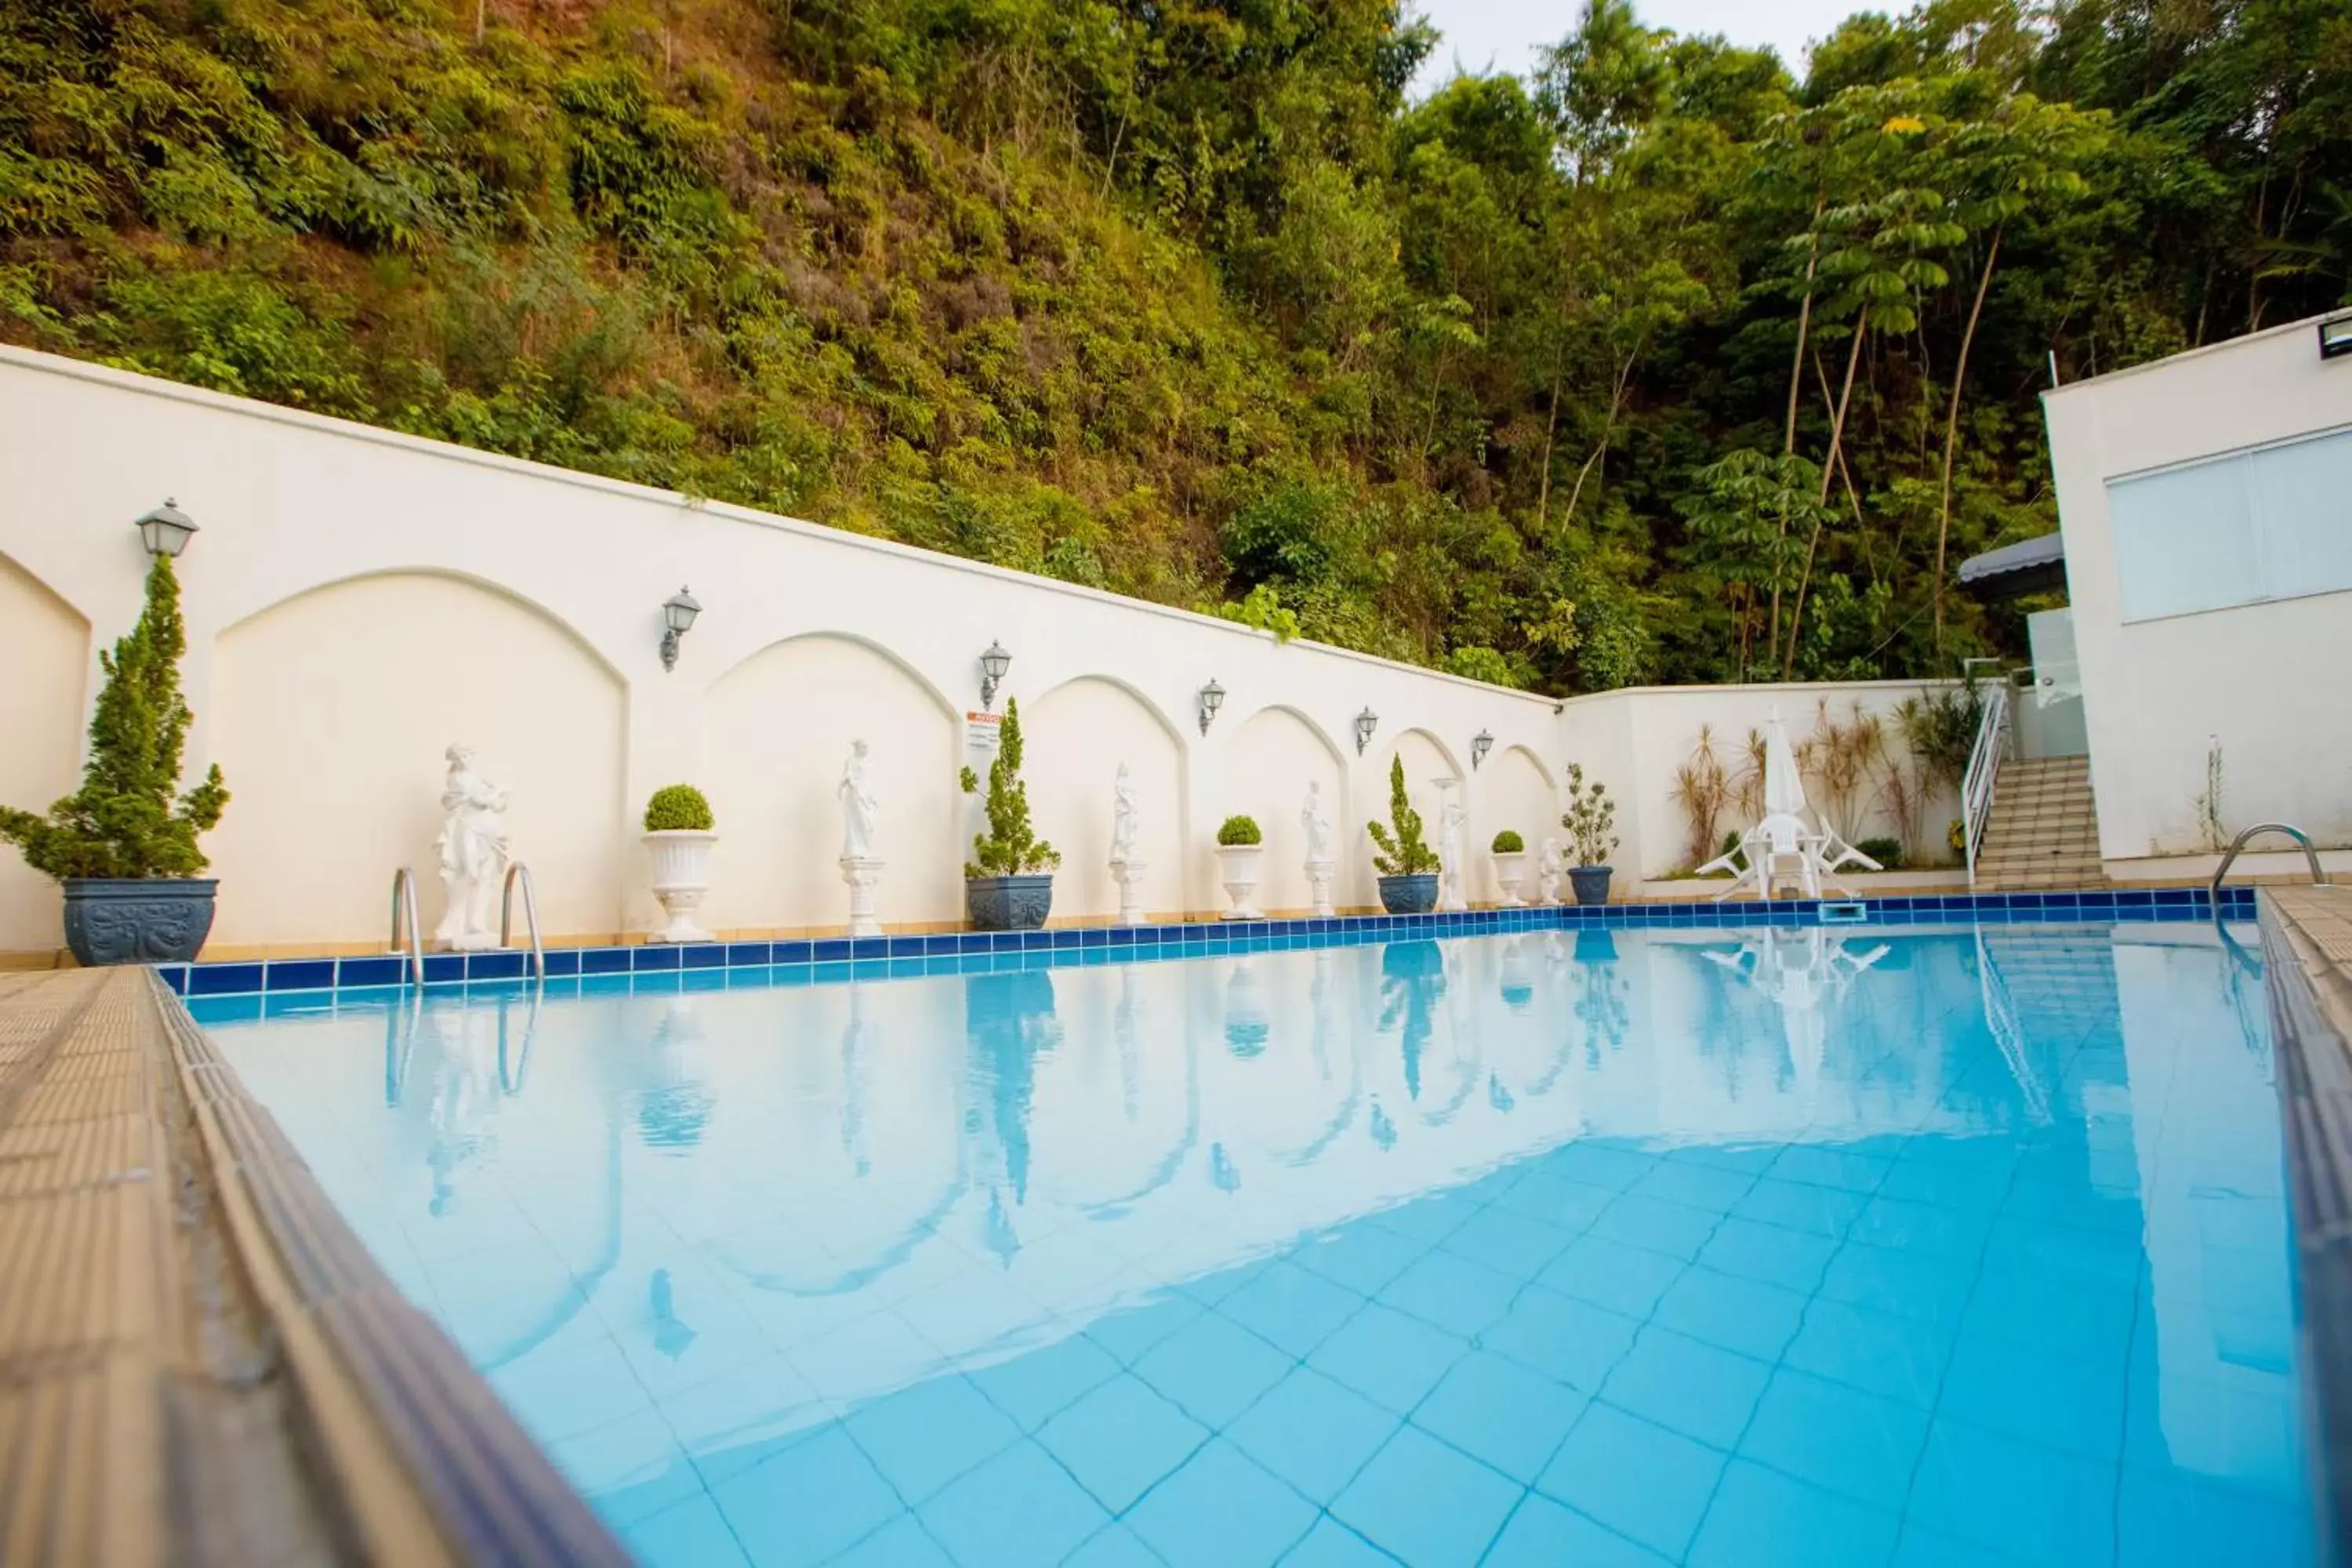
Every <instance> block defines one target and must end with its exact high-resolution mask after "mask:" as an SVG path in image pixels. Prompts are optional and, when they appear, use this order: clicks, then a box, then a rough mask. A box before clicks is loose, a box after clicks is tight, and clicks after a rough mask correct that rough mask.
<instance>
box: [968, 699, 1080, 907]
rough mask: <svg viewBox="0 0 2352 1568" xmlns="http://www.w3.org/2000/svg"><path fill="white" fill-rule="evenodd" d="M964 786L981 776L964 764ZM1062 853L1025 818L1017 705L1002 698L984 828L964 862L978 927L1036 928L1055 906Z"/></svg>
mask: <svg viewBox="0 0 2352 1568" xmlns="http://www.w3.org/2000/svg"><path fill="white" fill-rule="evenodd" d="M962 782H963V792H964V794H966V795H976V794H978V793H979V791H980V780H979V778H978V777H977V776H976V775H975V774H974V773H972V771H971V769H970V768H966V769H964V770H963V774H962ZM1061 863H1062V857H1061V853H1060V852H1059V851H1058V850H1056V849H1055V847H1053V846H1052V845H1050V844H1048V843H1046V842H1045V840H1044V839H1042V838H1040V837H1037V834H1036V830H1035V829H1034V828H1033V827H1032V826H1030V823H1029V786H1028V785H1026V784H1023V783H1022V782H1021V705H1020V703H1018V702H1016V701H1007V702H1006V703H1005V704H1004V725H1003V730H1002V731H1001V732H1000V733H999V736H998V740H997V747H996V760H995V761H994V762H992V763H989V764H988V831H987V832H985V833H982V834H977V835H975V836H974V837H973V838H972V841H971V859H970V860H968V861H966V862H964V868H963V876H964V883H963V904H964V911H965V913H967V914H968V915H970V916H971V923H972V927H973V929H974V930H977V931H1035V930H1036V929H1037V928H1038V927H1039V926H1042V925H1044V924H1045V916H1046V915H1047V914H1048V913H1049V912H1051V911H1052V910H1053V907H1054V868H1055V867H1056V866H1058V865H1060V864H1061Z"/></svg>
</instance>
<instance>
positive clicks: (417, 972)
mask: <svg viewBox="0 0 2352 1568" xmlns="http://www.w3.org/2000/svg"><path fill="white" fill-rule="evenodd" d="M403 922H405V923H406V925H407V928H408V942H407V946H406V949H405V952H406V953H407V957H408V974H409V978H410V979H412V980H414V981H415V983H416V984H419V985H422V984H425V933H424V931H422V930H420V929H419V928H418V926H417V923H416V873H415V871H414V870H412V869H410V868H408V867H406V866H403V867H402V868H400V869H398V870H397V871H394V873H393V874H392V941H391V942H389V943H387V944H386V945H388V946H389V947H390V948H391V950H392V951H393V952H394V953H399V952H403V951H404V950H403V947H402V944H401V940H400V931H401V926H402V924H403Z"/></svg>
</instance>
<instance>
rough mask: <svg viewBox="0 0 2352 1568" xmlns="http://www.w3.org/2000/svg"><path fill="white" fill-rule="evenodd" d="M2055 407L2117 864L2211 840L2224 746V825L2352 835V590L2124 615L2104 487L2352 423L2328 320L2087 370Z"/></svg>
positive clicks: (2107, 849)
mask: <svg viewBox="0 0 2352 1568" xmlns="http://www.w3.org/2000/svg"><path fill="white" fill-rule="evenodd" d="M2042 406H2043V409H2044V412H2045V415H2046V416H2047V418H2048V420H2049V425H2050V445H2051V453H2052V460H2053V466H2054V468H2055V469H2056V474H2057V485H2058V509H2059V514H2060V518H2061V521H2062V525H2063V530H2064V533H2065V544H2066V579H2067V589H2068V596H2069V598H2070V600H2071V602H2072V604H2073V606H2074V640H2075V650H2076V655H2077V658H2079V659H2080V661H2081V665H2082V675H2083V687H2084V717H2085V721H2086V723H2087V727H2088V731H2089V738H2090V751H2091V773H2092V782H2093V785H2094V787H2095V790H2096V792H2097V795H2098V805H2099V844H2100V849H2101V852H2102V853H2103V854H2104V855H2105V858H2106V859H2107V860H2108V861H2109V871H2110V873H2111V874H2120V875H2124V876H2129V875H2131V874H2132V869H2133V868H2131V867H2129V866H2127V865H2120V866H2119V865H2117V864H2116V862H2119V861H2130V860H2133V859H2138V858H2147V857H2150V856H2161V855H2178V854H2185V853H2187V854H2193V853H2195V852H2197V851H2200V850H2202V849H2204V848H2205V847H2206V846H2205V841H2204V837H2203V835H2202V834H2201V833H2200V831H2199V829H2198V823H2197V812H2196V805H2195V802H2196V797H2197V796H2198V795H2199V794H2200V792H2201V791H2202V790H2203V789H2204V787H2205V763H2206V752H2207V749H2208V747H2209V746H2210V744H2211V743H2213V742H2215V741H2218V742H2219V743H2220V744H2221V751H2222V757H2223V772H2224V789H2223V805H2222V816H2223V819H2224V825H2225V826H2228V827H2230V828H2232V829H2234V828H2241V827H2244V826H2249V825H2251V824H2252V823H2255V822H2261V821H2264V820H2284V821H2286V822H2291V823H2294V824H2297V825H2299V826H2302V827H2303V828H2304V829H2305V830H2306V831H2307V832H2309V833H2310V834H2311V835H2312V836H2313V837H2315V838H2316V839H2318V840H2319V841H2320V842H2322V843H2323V844H2335V845H2338V846H2347V845H2352V723H2347V721H2346V720H2347V714H2352V701H2347V699H2346V698H2345V697H2344V695H2343V692H2342V679H2343V672H2344V671H2345V669H2346V668H2347V667H2352V593H2333V594H2324V595H2315V596H2313V597H2309V598H2300V599H2287V600H2282V601H2279V602H2277V603H2272V604H2261V605H2242V606H2240V607H2236V608H2231V609H2222V610H2210V611H2206V612H2203V613H2200V614H2195V615H2183V616H2171V617H2168V618H2165V619H2158V620H2147V621H2140V622H2137V623H2133V624H2129V625H2126V623H2125V622H2124V619H2123V606H2122V601H2121V591H2120V587H2119V582H2118V577H2117V574H2116V546H2115V537H2114V532H2113V528H2112V525H2111V521H2110V517H2109V509H2108V500H2107V493H2106V485H2107V484H2108V482H2109V481H2111V480H2114V479H2118V478H2121V477H2123V476H2126V475H2133V474H2140V473H2145V472H2147V471H2149V470H2153V469H2158V468H2165V467H2167V466H2168V465H2173V464H2179V463H2186V462H2192V461H2197V460H2200V459H2203V458H2213V457H2217V456H2221V455H2223V454H2227V453H2231V452H2235V451H2241V450H2244V449H2246V448H2249V447H2260V446H2263V445H2264V444H2266V443H2271V442H2276V441H2284V440H2289V439H2293V438H2294V437H2303V436H2309V435H2314V434H2318V433H2322V432H2326V431H2331V430H2336V429H2341V428H2345V427H2347V426H2352V360H2341V359H2339V360H2335V361H2323V360H2321V359H2320V357H2319V345H2318V341H2317V336H2316V333H2315V326H2314V323H2312V322H2309V321H2304V322H2296V323H2294V324H2293V325H2289V326H2284V327H2279V328H2275V329H2273V330H2272V331H2264V332H2258V333H2255V334H2253V335H2252V336H2249V337H2243V338H2238V339H2234V340H2232V341H2231V342H2224V343H2218V344H2215V345H2213V346H2212V347H2210V348H2206V349H2200V350H2198V351H2196V352H2195V353H2187V354H2181V355H2178V356H2176V357H2174V358H2172V359H2168V360H2164V361H2160V362H2158V363H2155V364H2150V365H2144V366H2141V367H2139V368H2137V369H2135V370H2129V371H2124V372H2119V373H2117V374H2113V375H2106V376H2100V377H2097V378H2095V379H2093V380H2089V381H2084V382H2077V383H2075V384H2072V385H2068V386H2064V387H2061V388H2058V389H2056V390H2054V391H2052V392H2049V393H2046V394H2044V395H2043V398H2042ZM2339 500H2340V501H2341V504H2343V505H2344V507H2345V509H2346V510H2344V511H2343V512H2342V514H2341V516H2342V525H2343V526H2344V527H2346V528H2352V501H2342V500H2341V498H2339ZM2282 864H2283V863H2282Z"/></svg>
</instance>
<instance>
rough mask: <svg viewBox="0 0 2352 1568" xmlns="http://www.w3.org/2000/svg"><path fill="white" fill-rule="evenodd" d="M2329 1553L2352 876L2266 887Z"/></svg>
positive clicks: (2350, 1349)
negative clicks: (2323, 884) (2347, 884)
mask: <svg viewBox="0 0 2352 1568" xmlns="http://www.w3.org/2000/svg"><path fill="white" fill-rule="evenodd" d="M2257 908H2258V910H2259V911H2260V912H2259V915H2258V919H2259V921H2260V923H2261V928H2262V941H2263V975H2264V979H2265V989H2266V990H2267V992H2268V994H2269V998H2270V1014H2271V1036H2272V1053H2273V1061H2274V1062H2275V1063H2276V1073H2277V1079H2278V1091H2279V1109H2280V1114H2281V1116H2282V1118H2283V1119H2284V1124H2285V1130H2286V1162H2287V1187H2288V1193H2289V1195H2290V1198H2291V1199H2292V1201H2293V1204H2294V1237H2295V1277H2296V1286H2297V1289H2298V1290H2299V1292H2300V1294H2301V1298H2302V1300H2301V1312H2300V1314H2299V1316H2300V1320H2301V1321H2300V1322H2299V1324H2298V1332H2299V1333H2300V1335H2301V1338H2302V1349H2303V1363H2304V1371H2305V1377H2304V1387H2305V1399H2304V1406H2305V1423H2304V1424H2305V1431H2306V1433H2307V1435H2308V1436H2309V1439H2310V1441H2309V1445H2308V1446H2309V1448H2310V1451H2311V1455H2312V1461H2311V1463H2312V1480H2313V1486H2312V1496H2313V1503H2314V1510H2315V1515H2316V1518H2315V1528H2316V1531H2317V1533H2318V1539H2319V1541H2320V1542H2321V1543H2322V1548H2323V1553H2324V1555H2323V1558H2322V1561H2327V1562H2336V1563H2352V888H2312V887H2301V888H2294V889H2276V890H2270V889H2265V890H2264V891H2263V892H2262V893H2261V894H2260V895H2259V896H2258V899H2257Z"/></svg>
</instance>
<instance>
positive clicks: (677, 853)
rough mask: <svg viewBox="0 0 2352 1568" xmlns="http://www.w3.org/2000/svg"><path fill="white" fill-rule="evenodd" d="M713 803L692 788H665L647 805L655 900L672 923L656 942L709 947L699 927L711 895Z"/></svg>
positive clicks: (716, 838) (655, 936)
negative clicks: (700, 913)
mask: <svg viewBox="0 0 2352 1568" xmlns="http://www.w3.org/2000/svg"><path fill="white" fill-rule="evenodd" d="M710 828H711V819H710V803H709V801H708V800H705V799H704V798H703V797H702V792H701V791H700V790H698V789H697V788H695V787H694V786H693V785H692V784H665V785H663V786H662V787H661V788H660V789H657V790H656V791H654V796H653V798H652V799H651V800H649V801H647V802H646V849H647V850H649V851H650V852H651V853H652V855H653V858H654V897H655V898H656V899H658V900H661V907H662V913H664V914H666V915H667V916H668V917H669V923H668V924H667V925H666V926H664V927H662V929H661V930H659V931H656V932H654V934H653V935H652V936H651V937H650V938H648V939H647V940H649V941H652V942H709V941H710V940H711V937H710V933H709V931H705V930H703V929H702V928H701V927H700V926H698V925H697V924H695V923H694V911H695V910H698V909H700V908H701V907H702V895H703V894H705V893H707V892H709V890H710V847H711V846H712V845H714V844H716V843H718V842H719V835H717V834H716V833H713V832H712V831H711V830H710Z"/></svg>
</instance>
